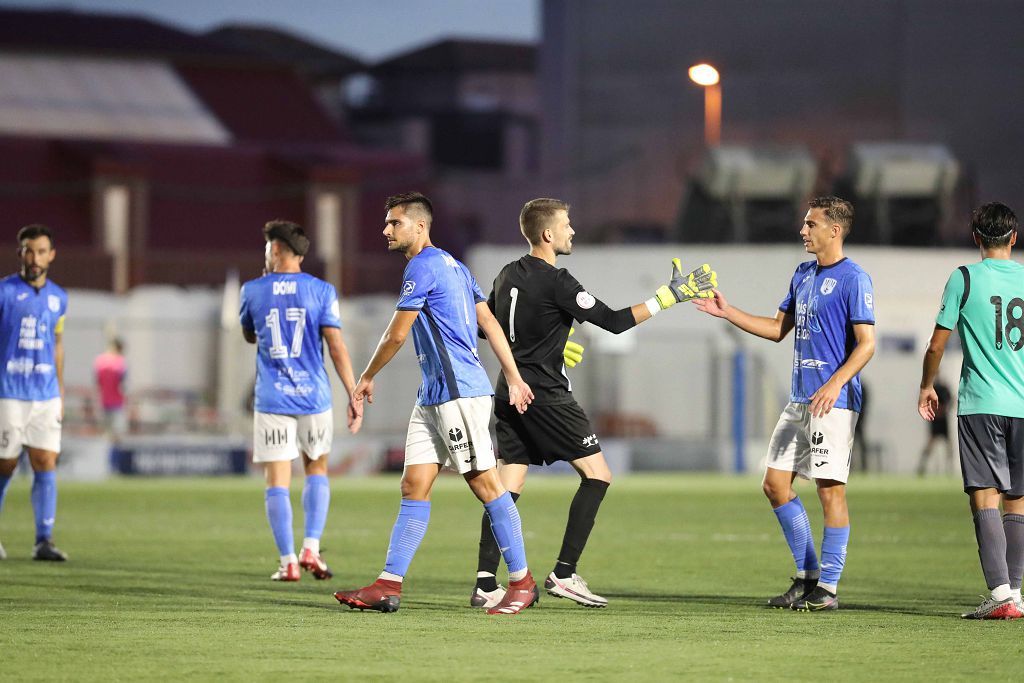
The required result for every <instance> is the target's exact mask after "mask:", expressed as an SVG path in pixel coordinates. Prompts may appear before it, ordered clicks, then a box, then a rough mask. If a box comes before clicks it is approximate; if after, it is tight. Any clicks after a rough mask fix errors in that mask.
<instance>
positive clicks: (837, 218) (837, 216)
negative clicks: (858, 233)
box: [807, 195, 853, 239]
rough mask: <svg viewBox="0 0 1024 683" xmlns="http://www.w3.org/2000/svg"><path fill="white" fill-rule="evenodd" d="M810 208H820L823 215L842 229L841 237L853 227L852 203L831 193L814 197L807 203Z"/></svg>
mask: <svg viewBox="0 0 1024 683" xmlns="http://www.w3.org/2000/svg"><path fill="white" fill-rule="evenodd" d="M807 205H808V206H810V207H811V208H812V209H822V210H823V211H824V212H825V216H826V217H827V218H828V219H829V220H830V221H832V222H833V223H838V224H839V226H840V227H841V228H842V229H843V239H846V236H847V235H849V234H850V229H851V228H852V227H853V204H851V203H850V202H848V201H846V200H845V199H842V198H840V197H835V196H833V195H827V196H824V197H815V198H814V199H812V200H811V201H809V202H808V203H807Z"/></svg>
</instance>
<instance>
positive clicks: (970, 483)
mask: <svg viewBox="0 0 1024 683" xmlns="http://www.w3.org/2000/svg"><path fill="white" fill-rule="evenodd" d="M956 424H957V428H958V429H959V432H960V434H959V441H960V471H961V472H962V473H963V477H964V491H970V490H971V489H988V488H994V489H997V490H998V491H999V492H1000V493H1008V494H1010V495H1011V496H1024V418H1019V417H1004V416H1002V415H961V416H960V417H958V418H957V421H956Z"/></svg>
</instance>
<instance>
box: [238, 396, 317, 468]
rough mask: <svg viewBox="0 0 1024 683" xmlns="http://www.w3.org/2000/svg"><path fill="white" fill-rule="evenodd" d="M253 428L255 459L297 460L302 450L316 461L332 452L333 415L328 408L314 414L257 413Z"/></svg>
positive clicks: (268, 460)
mask: <svg viewBox="0 0 1024 683" xmlns="http://www.w3.org/2000/svg"><path fill="white" fill-rule="evenodd" d="M252 427H253V429H252V439H253V446H252V461H253V462H279V461H282V460H294V459H295V458H297V457H299V452H300V451H301V452H302V453H305V454H306V456H307V457H308V458H309V459H310V460H316V459H317V458H319V457H320V456H321V455H324V454H326V453H330V452H331V444H332V443H333V442H334V414H333V412H332V411H331V410H329V409H328V410H325V411H324V412H322V413H316V414H313V415H278V414H277V413H260V412H257V413H256V415H255V417H254V418H253V423H252Z"/></svg>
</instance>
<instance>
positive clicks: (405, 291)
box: [402, 280, 416, 296]
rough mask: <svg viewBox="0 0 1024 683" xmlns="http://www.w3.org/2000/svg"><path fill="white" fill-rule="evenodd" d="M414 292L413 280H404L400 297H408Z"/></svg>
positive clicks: (414, 283)
mask: <svg viewBox="0 0 1024 683" xmlns="http://www.w3.org/2000/svg"><path fill="white" fill-rule="evenodd" d="M414 291H416V281H415V280H406V281H405V282H403V283H402V296H409V295H410V294H412V293H413V292H414Z"/></svg>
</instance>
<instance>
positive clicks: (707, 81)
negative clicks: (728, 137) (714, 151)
mask: <svg viewBox="0 0 1024 683" xmlns="http://www.w3.org/2000/svg"><path fill="white" fill-rule="evenodd" d="M689 74H690V80H691V81H693V82H694V83H696V84H697V85H699V86H701V87H703V88H704V144H705V145H707V146H708V147H717V146H718V143H719V141H720V140H721V139H722V86H721V84H720V83H719V77H718V69H716V68H715V67H713V66H711V65H710V64H704V63H701V64H694V65H693V66H691V67H690V70H689Z"/></svg>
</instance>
